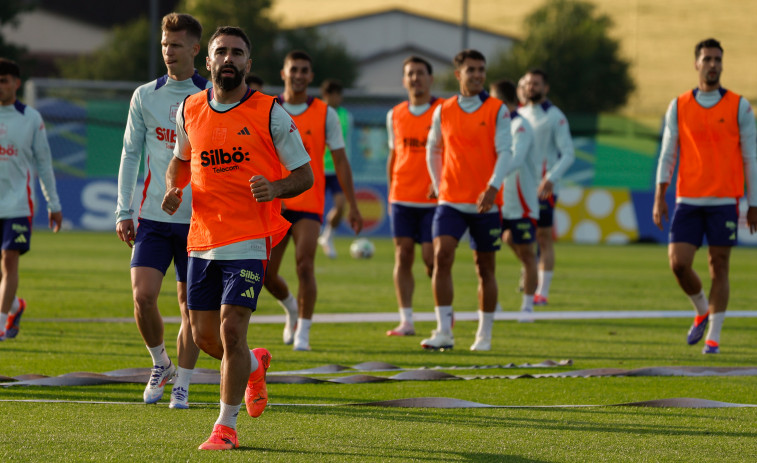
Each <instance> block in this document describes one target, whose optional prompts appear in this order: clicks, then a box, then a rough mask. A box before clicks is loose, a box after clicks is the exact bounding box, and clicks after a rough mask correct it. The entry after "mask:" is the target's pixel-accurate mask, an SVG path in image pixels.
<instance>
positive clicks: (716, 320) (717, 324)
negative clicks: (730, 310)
mask: <svg viewBox="0 0 757 463" xmlns="http://www.w3.org/2000/svg"><path fill="white" fill-rule="evenodd" d="M709 321H710V323H709V325H708V329H707V337H706V338H705V341H714V342H716V343H718V344H719V343H720V330H721V329H722V328H723V321H725V312H716V313H711V314H710V316H709Z"/></svg>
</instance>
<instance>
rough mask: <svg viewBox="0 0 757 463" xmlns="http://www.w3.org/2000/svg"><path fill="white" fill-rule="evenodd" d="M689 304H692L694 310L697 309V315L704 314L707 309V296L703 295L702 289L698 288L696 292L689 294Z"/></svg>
mask: <svg viewBox="0 0 757 463" xmlns="http://www.w3.org/2000/svg"><path fill="white" fill-rule="evenodd" d="M688 296H689V299H691V304H692V305H693V306H694V310H696V311H697V315H700V316H701V315H706V314H707V311H708V310H709V303H708V302H707V296H705V295H704V289H702V290H700V291H699V292H698V293H697V294H689V295H688Z"/></svg>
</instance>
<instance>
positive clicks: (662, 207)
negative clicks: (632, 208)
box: [652, 99, 678, 230]
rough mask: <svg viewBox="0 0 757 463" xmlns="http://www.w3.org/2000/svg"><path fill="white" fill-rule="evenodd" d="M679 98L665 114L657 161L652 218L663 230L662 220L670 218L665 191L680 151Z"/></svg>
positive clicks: (674, 100)
mask: <svg viewBox="0 0 757 463" xmlns="http://www.w3.org/2000/svg"><path fill="white" fill-rule="evenodd" d="M677 101H678V100H677V99H673V101H671V102H670V105H669V106H668V111H667V113H666V114H665V128H664V129H663V132H662V144H661V145H660V158H659V160H658V161H657V182H656V184H657V187H656V188H655V195H654V206H652V220H653V221H654V224H655V225H657V228H659V229H660V230H662V220H663V219H665V220H668V203H667V202H666V201H665V193H666V192H667V190H668V186H669V185H670V181H671V179H672V178H673V170H674V169H675V167H676V161H677V155H678V154H677V153H678V107H677Z"/></svg>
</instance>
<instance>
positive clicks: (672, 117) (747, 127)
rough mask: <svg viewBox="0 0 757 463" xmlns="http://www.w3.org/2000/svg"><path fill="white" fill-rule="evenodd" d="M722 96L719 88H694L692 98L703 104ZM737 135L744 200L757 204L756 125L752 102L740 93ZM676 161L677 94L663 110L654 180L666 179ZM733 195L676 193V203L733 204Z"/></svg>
mask: <svg viewBox="0 0 757 463" xmlns="http://www.w3.org/2000/svg"><path fill="white" fill-rule="evenodd" d="M721 97H722V95H721V93H720V90H713V91H711V92H702V91H699V90H697V91H696V95H694V99H695V100H696V102H697V103H699V104H700V105H702V107H704V108H711V107H713V106H715V105H716V104H718V102H719V101H720V98H721ZM739 135H740V137H741V157H742V158H743V159H744V177H745V178H746V181H747V182H746V183H747V202H748V203H749V205H750V206H757V127H755V124H754V113H753V112H752V106H751V105H750V104H749V102H748V101H747V100H746V99H745V98H744V97H743V96H742V97H741V100H740V101H739ZM677 161H678V98H674V99H673V101H671V102H670V105H669V106H668V112H667V113H666V114H665V128H664V129H663V132H662V144H661V145H660V159H659V161H658V163H657V183H668V184H669V183H670V181H671V180H672V178H673V170H674V169H675V167H676V162H677ZM736 201H737V199H735V198H713V197H709V198H684V197H677V198H676V202H677V203H685V204H690V205H692V206H718V205H724V204H736Z"/></svg>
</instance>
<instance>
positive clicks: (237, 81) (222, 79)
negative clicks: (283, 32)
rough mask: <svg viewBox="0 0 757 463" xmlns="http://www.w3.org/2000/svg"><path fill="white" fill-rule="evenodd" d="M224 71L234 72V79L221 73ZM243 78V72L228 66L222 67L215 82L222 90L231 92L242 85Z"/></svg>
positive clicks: (215, 77) (214, 79)
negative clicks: (230, 70)
mask: <svg viewBox="0 0 757 463" xmlns="http://www.w3.org/2000/svg"><path fill="white" fill-rule="evenodd" d="M224 69H232V70H234V76H233V77H226V76H223V75H222V74H221V72H222V71H223V70H224ZM243 78H244V76H243V75H242V72H241V71H240V70H239V69H237V68H235V67H234V66H231V65H226V66H223V67H221V69H219V70H218V72H217V73H216V74H215V75H214V76H213V82H215V83H216V84H218V86H219V87H220V88H221V90H225V91H230V90H234V89H235V88H237V87H239V86H240V85H242V79H243Z"/></svg>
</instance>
